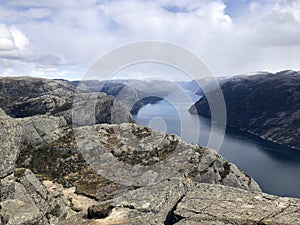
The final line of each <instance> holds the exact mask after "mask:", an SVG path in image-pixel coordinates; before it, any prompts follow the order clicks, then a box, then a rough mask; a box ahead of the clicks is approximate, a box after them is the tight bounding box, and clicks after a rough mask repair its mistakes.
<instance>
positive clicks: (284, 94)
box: [189, 70, 300, 149]
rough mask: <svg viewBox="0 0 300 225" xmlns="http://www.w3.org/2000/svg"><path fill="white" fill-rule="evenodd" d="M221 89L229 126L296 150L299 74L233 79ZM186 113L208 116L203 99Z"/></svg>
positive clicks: (298, 139)
mask: <svg viewBox="0 0 300 225" xmlns="http://www.w3.org/2000/svg"><path fill="white" fill-rule="evenodd" d="M221 89H222V91H223V95H224V98H225V102H226V108H227V118H228V125H229V126H233V127H238V128H240V129H241V130H245V131H248V132H250V133H253V134H256V135H259V136H260V137H262V138H264V139H268V140H271V141H274V142H277V143H280V144H284V145H287V146H290V147H292V148H296V149H300V72H296V71H290V70H287V71H282V72H278V73H275V74H272V73H259V74H256V75H240V76H234V77H232V78H230V79H227V80H226V81H225V82H224V83H223V84H222V85H221ZM211 96H213V94H212V95H211ZM189 112H190V113H192V114H200V115H203V116H206V117H210V109H209V104H208V101H207V99H206V97H203V98H201V99H200V100H199V101H198V102H196V103H195V104H194V105H193V106H192V107H191V108H190V109H189Z"/></svg>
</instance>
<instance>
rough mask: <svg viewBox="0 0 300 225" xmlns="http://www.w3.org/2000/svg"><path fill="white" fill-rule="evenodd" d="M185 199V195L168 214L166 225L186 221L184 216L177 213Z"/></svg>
mask: <svg viewBox="0 0 300 225" xmlns="http://www.w3.org/2000/svg"><path fill="white" fill-rule="evenodd" d="M184 197H185V194H184V195H182V196H181V197H180V198H179V200H178V201H177V202H176V204H175V205H174V206H173V208H172V209H171V210H170V211H169V212H168V215H167V217H166V219H165V221H164V225H173V224H175V223H177V222H179V221H180V220H182V219H184V217H183V216H181V215H178V214H176V213H175V211H176V209H177V206H178V204H179V203H180V202H181V201H182V200H183V198H184Z"/></svg>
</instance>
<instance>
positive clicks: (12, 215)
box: [0, 200, 46, 225]
mask: <svg viewBox="0 0 300 225" xmlns="http://www.w3.org/2000/svg"><path fill="white" fill-rule="evenodd" d="M0 205H1V211H0V221H1V222H2V224H5V225H6V224H7V225H45V224H46V221H45V218H44V216H43V215H42V213H41V212H40V211H39V209H38V208H37V207H36V206H35V205H31V204H28V203H25V202H22V201H19V200H6V201H3V202H1V203H0ZM1 222H0V224H1Z"/></svg>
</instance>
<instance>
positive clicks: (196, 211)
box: [61, 180, 300, 225]
mask: <svg viewBox="0 0 300 225" xmlns="http://www.w3.org/2000/svg"><path fill="white" fill-rule="evenodd" d="M89 215H90V216H94V217H97V215H98V216H99V217H98V218H94V219H87V218H88V216H86V215H84V214H81V215H80V214H77V215H75V216H74V217H71V218H69V219H68V220H65V221H63V222H61V224H66V225H69V224H70V225H77V224H78V225H79V224H91V225H94V224H95V225H96V224H101V225H108V224H123V225H129V224H132V225H138V224H139V225H143V224H144V225H152V224H153V225H154V224H162V225H171V224H178V225H196V224H199V225H200V224H201V225H228V224H232V225H233V224H234V225H297V224H300V199H293V198H283V197H278V196H273V195H269V194H264V193H261V192H250V191H246V190H243V189H240V188H233V187H227V186H223V185H218V184H204V183H203V184H198V185H197V186H194V185H191V184H188V183H184V182H181V181H179V180H169V181H163V182H161V183H159V184H155V185H150V186H146V187H143V188H140V189H138V190H134V191H131V192H128V193H126V194H124V195H121V196H119V197H117V198H115V199H113V200H111V201H107V202H103V203H101V204H99V205H96V206H93V207H90V209H89ZM103 217H104V218H103Z"/></svg>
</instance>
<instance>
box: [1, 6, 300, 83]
mask: <svg viewBox="0 0 300 225" xmlns="http://www.w3.org/2000/svg"><path fill="white" fill-rule="evenodd" d="M143 40H160V41H167V42H172V43H175V44H178V45H181V46H182V47H185V48H187V49H189V50H191V51H193V52H194V53H195V54H197V55H198V56H199V57H200V58H201V59H202V60H203V61H204V62H205V63H206V64H207V65H208V66H209V67H210V68H211V70H212V71H213V72H214V73H215V74H216V75H217V76H226V75H234V74H241V73H247V72H251V71H261V70H264V71H271V72H274V71H278V70H283V69H294V70H300V63H299V62H300V2H299V1H298V0H261V1H258V0H252V1H251V0H241V1H233V0H223V1H221V0H210V1H209V0H199V1H183V0H173V1H171V0H157V1H151V0H149V1H142V0H126V1H125V0H113V1H112V0H107V1H106V0H103V1H98V0H86V1H80V0H69V1H59V0H51V1H50V0H49V1H40V0H9V1H8V0H4V1H1V3H0V74H1V73H2V75H31V76H42V77H48V78H67V79H80V78H81V77H82V76H83V75H84V72H85V71H86V70H87V68H88V67H89V66H90V65H91V64H92V63H93V62H94V61H95V60H96V59H97V58H99V57H100V56H102V55H103V54H105V53H106V52H108V51H109V50H111V49H113V48H115V47H117V46H120V45H124V44H126V43H130V42H133V41H143ZM178 57H180V56H178ZM156 70H157V69H154V70H153V71H151V69H150V68H149V70H148V72H149V73H151V72H153V73H155V72H157V71H156Z"/></svg>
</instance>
